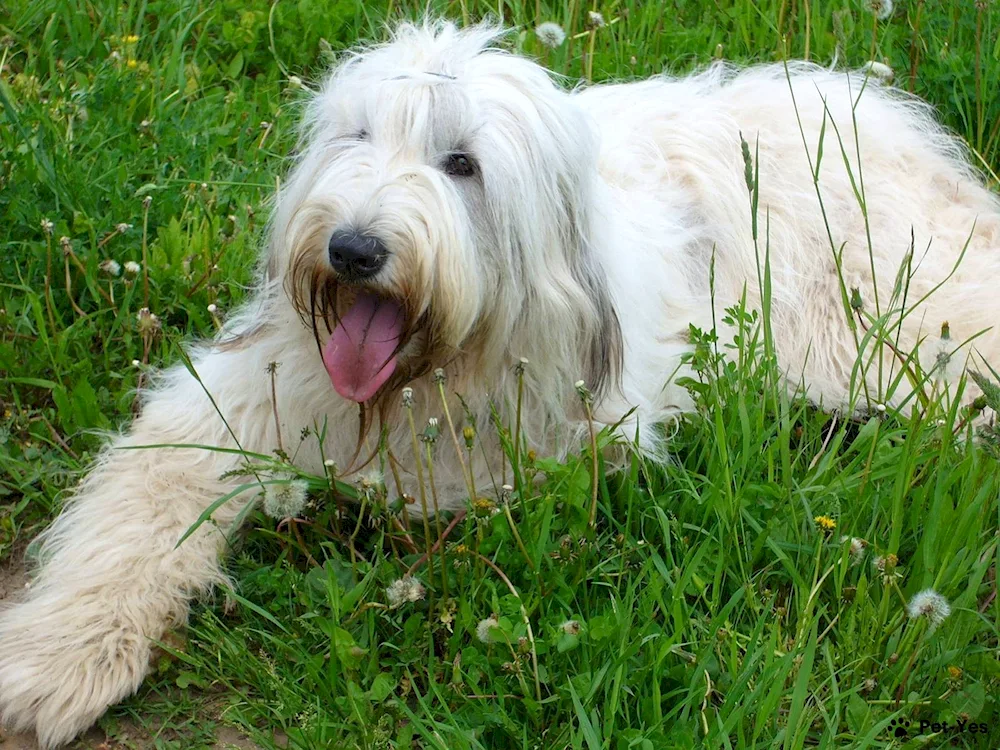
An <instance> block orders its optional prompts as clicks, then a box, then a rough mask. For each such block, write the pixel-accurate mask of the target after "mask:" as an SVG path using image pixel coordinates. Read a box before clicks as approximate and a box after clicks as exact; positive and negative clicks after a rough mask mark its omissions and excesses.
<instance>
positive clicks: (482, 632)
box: [476, 615, 500, 643]
mask: <svg viewBox="0 0 1000 750" xmlns="http://www.w3.org/2000/svg"><path fill="white" fill-rule="evenodd" d="M499 626H500V622H499V621H498V620H497V618H496V617H494V616H493V615H490V616H489V617H487V618H486V619H485V620H480V621H479V624H478V625H476V638H478V639H479V640H480V641H482V642H483V643H493V642H494V641H495V640H496V639H495V638H494V637H493V635H492V634H491V633H490V631H491V630H492V629H493V628H496V627H499Z"/></svg>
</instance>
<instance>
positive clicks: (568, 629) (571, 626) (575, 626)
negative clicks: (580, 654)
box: [559, 620, 580, 635]
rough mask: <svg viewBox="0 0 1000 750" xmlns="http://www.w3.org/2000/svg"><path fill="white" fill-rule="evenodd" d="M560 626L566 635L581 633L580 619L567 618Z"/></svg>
mask: <svg viewBox="0 0 1000 750" xmlns="http://www.w3.org/2000/svg"><path fill="white" fill-rule="evenodd" d="M559 627H560V629H561V630H562V632H564V633H565V634H566V635H580V621H579V620H566V622H564V623H563V624H562V625H560V626H559Z"/></svg>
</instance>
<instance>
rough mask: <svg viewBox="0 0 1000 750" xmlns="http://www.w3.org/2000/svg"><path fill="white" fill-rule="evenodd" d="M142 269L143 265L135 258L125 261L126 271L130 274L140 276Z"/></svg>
mask: <svg viewBox="0 0 1000 750" xmlns="http://www.w3.org/2000/svg"><path fill="white" fill-rule="evenodd" d="M141 270H142V266H140V265H139V264H138V263H136V262H135V261H134V260H127V261H125V273H127V274H128V275H129V276H138V275H139V271H141Z"/></svg>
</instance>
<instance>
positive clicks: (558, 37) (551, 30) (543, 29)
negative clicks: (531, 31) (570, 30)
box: [535, 21, 566, 49]
mask: <svg viewBox="0 0 1000 750" xmlns="http://www.w3.org/2000/svg"><path fill="white" fill-rule="evenodd" d="M535 36H537V37H538V41H539V42H541V43H542V46H543V47H548V48H549V49H555V48H556V47H560V46H562V43H563V42H565V41H566V32H565V31H563V27H562V26H560V25H559V24H557V23H554V22H553V21H546V22H545V23H540V24H538V27H537V28H536V29H535Z"/></svg>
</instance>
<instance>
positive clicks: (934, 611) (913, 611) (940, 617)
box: [906, 589, 951, 630]
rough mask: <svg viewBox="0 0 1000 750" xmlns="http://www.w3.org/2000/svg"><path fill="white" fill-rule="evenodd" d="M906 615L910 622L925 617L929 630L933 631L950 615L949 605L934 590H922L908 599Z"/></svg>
mask: <svg viewBox="0 0 1000 750" xmlns="http://www.w3.org/2000/svg"><path fill="white" fill-rule="evenodd" d="M906 614H908V615H909V616H910V619H911V620H916V619H917V618H919V617H926V618H927V621H928V622H929V623H930V629H931V630H935V629H936V628H937V627H938V626H939V625H940V624H941V623H942V622H944V621H945V619H947V617H948V615H950V614H951V605H950V604H948V600H947V599H945V598H944V597H943V596H941V594H939V593H938V592H936V591H935V590H934V589H924V590H923V591H921V592H920V593H919V594H915V595H914V597H913V598H912V599H910V603H909V604H907V605H906Z"/></svg>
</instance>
